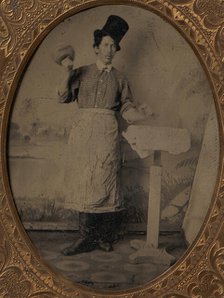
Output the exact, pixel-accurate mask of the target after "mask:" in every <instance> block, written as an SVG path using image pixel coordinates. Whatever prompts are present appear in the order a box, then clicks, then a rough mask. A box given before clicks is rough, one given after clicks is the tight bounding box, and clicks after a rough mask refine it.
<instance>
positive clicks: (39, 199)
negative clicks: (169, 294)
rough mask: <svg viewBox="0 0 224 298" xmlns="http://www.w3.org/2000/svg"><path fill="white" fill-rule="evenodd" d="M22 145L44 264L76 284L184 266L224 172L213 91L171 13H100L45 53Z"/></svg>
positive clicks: (27, 82)
mask: <svg viewBox="0 0 224 298" xmlns="http://www.w3.org/2000/svg"><path fill="white" fill-rule="evenodd" d="M8 149H9V153H8V156H7V159H8V168H9V177H10V186H11V189H12V193H13V198H14V200H15V204H16V207H17V210H18V213H19V216H20V219H21V221H22V223H23V226H24V228H25V229H26V231H27V234H28V235H29V237H30V239H31V241H32V242H33V244H34V246H35V247H36V249H37V250H38V252H39V254H40V255H41V257H42V258H43V259H44V260H45V261H46V262H47V263H49V265H50V266H51V267H52V268H54V270H55V271H56V272H59V273H60V274H62V275H63V276H64V277H66V278H68V279H69V280H71V281H72V282H75V283H80V284H82V285H85V286H88V287H91V288H94V289H103V290H108V289H109V290H111V291H112V290H113V291H114V290H128V289H132V288H135V287H138V286H142V285H144V284H146V283H147V282H149V281H151V280H153V279H154V278H155V277H158V276H159V275H160V274H162V273H164V272H165V271H167V270H168V269H169V268H170V267H172V266H173V265H174V264H175V263H176V262H177V261H178V260H179V259H180V258H181V257H182V256H183V255H184V254H185V252H186V251H187V249H188V247H189V246H190V245H191V244H192V243H193V242H194V240H195V238H196V236H197V235H198V233H199V232H200V229H201V227H202V225H203V222H204V220H205V217H206V214H207V212H208V209H209V205H210V202H211V198H212V196H213V192H214V188H215V183H216V179H217V173H218V164H219V133H218V122H217V114H216V109H215V104H214V100H213V94H212V90H211V87H210V84H209V82H208V78H207V76H206V74H205V71H204V69H203V67H202V66H201V64H200V62H199V60H198V58H197V57H196V55H195V53H194V51H193V49H192V48H191V46H190V45H189V43H188V42H187V41H186V40H185V39H184V37H183V36H182V35H181V34H180V33H179V32H178V31H177V30H176V29H175V28H174V27H173V26H172V25H171V24H168V23H167V22H165V21H164V20H163V19H162V18H161V17H159V16H158V15H156V14H154V13H152V12H150V11H148V10H145V9H142V8H138V7H132V6H127V5H112V6H110V5H105V6H99V7H95V8H90V9H87V10H84V11H81V12H79V13H77V14H74V15H72V16H70V17H67V18H65V19H64V20H63V21H62V22H61V23H60V24H58V25H57V26H56V27H55V28H53V29H52V30H51V31H50V32H49V33H48V34H47V36H46V37H45V39H44V40H43V41H42V43H41V44H40V45H39V47H38V48H37V49H36V51H35V53H34V54H33V57H32V59H31V60H30V62H29V64H28V65H27V67H26V70H25V72H24V75H23V77H22V78H21V83H20V86H19V88H18V90H17V94H16V98H15V101H14V104H13V107H12V113H11V116H10V123H9V134H8ZM208 181H209V183H208Z"/></svg>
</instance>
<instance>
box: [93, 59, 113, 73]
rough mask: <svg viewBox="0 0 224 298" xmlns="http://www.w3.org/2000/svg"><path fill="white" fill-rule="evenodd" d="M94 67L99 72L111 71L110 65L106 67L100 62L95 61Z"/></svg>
mask: <svg viewBox="0 0 224 298" xmlns="http://www.w3.org/2000/svg"><path fill="white" fill-rule="evenodd" d="M96 66H97V68H98V69H99V70H101V71H103V70H105V71H107V72H110V71H111V69H112V64H108V65H106V64H104V63H103V62H102V61H100V60H96Z"/></svg>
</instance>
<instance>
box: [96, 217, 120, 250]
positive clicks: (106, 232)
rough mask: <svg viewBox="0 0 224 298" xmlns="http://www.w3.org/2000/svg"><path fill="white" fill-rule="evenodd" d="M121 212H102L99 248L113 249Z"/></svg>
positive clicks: (116, 239) (116, 238)
mask: <svg viewBox="0 0 224 298" xmlns="http://www.w3.org/2000/svg"><path fill="white" fill-rule="evenodd" d="M122 215H123V213H122V212H108V213H102V215H101V216H102V221H101V225H100V226H99V231H100V236H99V248H100V249H101V250H103V251H105V252H110V251H112V250H113V244H114V243H115V242H117V241H118V232H119V231H120V229H121V223H122V218H123V216H122Z"/></svg>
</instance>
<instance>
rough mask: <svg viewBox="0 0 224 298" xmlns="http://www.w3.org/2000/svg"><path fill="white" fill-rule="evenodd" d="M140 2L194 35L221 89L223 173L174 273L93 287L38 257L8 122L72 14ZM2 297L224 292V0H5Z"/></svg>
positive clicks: (0, 122) (1, 22) (179, 297)
mask: <svg viewBox="0 0 224 298" xmlns="http://www.w3.org/2000/svg"><path fill="white" fill-rule="evenodd" d="M105 4H125V5H135V6H139V7H142V8H145V9H148V10H151V11H153V12H155V13H156V14H159V15H160V16H162V17H163V18H164V19H165V20H166V21H168V22H170V23H171V24H172V25H174V26H175V27H176V29H177V30H178V31H179V32H180V33H181V34H182V35H183V36H184V37H185V39H187V41H188V42H189V43H190V44H191V46H192V47H193V49H194V51H195V54H196V55H197V56H198V58H199V59H200V61H201V63H202V65H203V67H204V69H205V71H206V73H207V76H208V79H209V81H210V85H211V88H212V90H213V94H214V99H215V104H216V109H217V113H218V118H219V129H220V130H219V131H220V133H219V135H220V163H219V176H218V177H219V178H218V181H217V183H216V189H215V193H214V197H213V200H212V203H211V205H210V211H209V214H208V216H207V218H206V220H205V222H204V225H203V227H202V228H201V232H200V233H199V235H198V237H197V239H196V241H195V242H194V243H193V245H191V247H190V248H189V249H188V250H187V253H186V254H185V255H184V256H183V257H182V258H181V260H180V261H178V262H177V263H176V264H175V265H174V266H173V267H172V268H171V269H170V270H169V271H168V272H166V273H164V274H163V275H161V276H159V277H158V278H156V279H155V280H153V281H152V282H150V283H149V284H147V285H146V286H144V287H140V288H138V289H134V290H130V291H123V292H117V293H111V292H103V291H101V292H95V291H94V292H93V291H92V290H90V289H87V288H84V287H82V286H78V285H77V286H74V285H73V284H72V283H71V282H69V281H67V280H65V279H64V278H63V277H62V276H60V275H59V274H58V273H56V272H53V270H51V269H50V268H49V265H46V264H45V263H44V261H43V260H41V259H40V257H39V256H38V252H37V251H36V250H35V248H34V247H33V245H32V243H31V242H30V240H29V239H28V236H27V235H26V233H25V231H24V229H23V226H22V224H21V222H20V220H19V218H18V215H17V211H16V208H15V206H14V203H13V198H12V195H11V192H10V188H9V183H8V175H7V166H6V150H7V147H6V145H7V144H6V137H7V123H8V119H9V113H10V106H11V104H12V101H13V95H14V93H15V90H16V88H17V86H18V83H19V79H20V75H21V73H22V71H23V70H24V68H25V65H26V63H27V62H28V60H29V59H30V57H31V56H32V54H33V53H34V51H35V49H36V48H37V46H38V44H39V43H40V42H41V40H43V38H44V37H45V36H46V35H47V34H48V32H49V31H50V30H51V29H52V28H53V27H54V26H55V25H56V24H58V23H59V22H60V21H61V20H62V19H64V18H65V17H67V16H69V15H72V14H74V13H77V12H78V11H81V10H84V9H86V8H90V7H93V6H99V5H105ZM0 69H1V70H2V71H1V74H0V86H1V88H0V127H1V161H0V165H1V167H0V235H1V237H0V297H12V298H15V297H18V298H19V297H21V298H31V297H33V298H38V297H41V298H50V297H52V298H56V297H83V298H84V297H86V298H87V297H95V298H101V297H125V298H134V297H156V298H158V297H163V298H187V297H201V298H208V297H215V298H219V297H220V298H221V297H224V271H223V264H224V172H223V166H224V163H223V145H224V142H223V138H224V132H223V130H224V123H223V121H224V2H223V1H222V0H121V1H120V0H119V1H115V0H18V1H15V0H1V1H0Z"/></svg>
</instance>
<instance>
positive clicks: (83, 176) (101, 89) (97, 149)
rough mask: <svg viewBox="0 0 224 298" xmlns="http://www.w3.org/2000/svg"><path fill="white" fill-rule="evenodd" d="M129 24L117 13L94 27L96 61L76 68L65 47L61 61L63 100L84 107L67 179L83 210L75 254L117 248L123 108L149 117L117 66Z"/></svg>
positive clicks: (131, 117)
mask: <svg viewBox="0 0 224 298" xmlns="http://www.w3.org/2000/svg"><path fill="white" fill-rule="evenodd" d="M128 29H129V26H128V24H127V22H126V21H125V20H123V19H122V18H121V17H119V16H115V15H111V16H109V18H108V19H107V22H106V24H105V25H104V27H103V28H102V29H101V30H99V29H98V30H96V31H95V32H94V44H93V48H94V51H95V54H96V63H94V64H91V65H86V66H82V67H79V68H77V69H73V59H74V51H73V49H72V47H70V46H67V47H64V48H63V49H60V50H59V51H58V53H57V55H56V58H55V60H56V62H57V63H59V64H61V65H63V66H64V67H65V69H66V78H65V81H64V82H63V83H62V85H61V86H60V88H59V90H58V95H59V99H60V102H62V103H70V102H73V101H77V104H78V107H79V112H78V116H77V118H76V119H74V123H73V127H72V129H71V132H70V136H69V142H68V146H69V152H70V153H69V155H68V156H69V165H68V168H67V177H66V184H67V189H68V192H69V195H70V197H71V199H72V200H73V201H74V208H75V210H77V211H78V212H79V239H78V240H77V241H75V242H74V243H72V244H71V245H70V246H69V247H67V248H65V249H64V250H63V251H62V253H63V254H64V255H74V254H78V253H82V252H87V251H92V250H94V249H96V248H99V249H102V250H103V251H111V250H112V249H113V246H112V245H113V242H114V241H115V238H116V233H117V232H118V231H119V228H120V225H121V221H122V211H123V210H124V206H123V201H122V198H121V196H120V195H119V169H120V146H119V135H118V122H117V116H116V114H117V113H121V115H122V117H123V118H124V119H125V120H126V121H127V122H128V123H132V122H134V121H137V120H141V119H143V118H145V115H144V114H143V113H142V112H140V111H138V110H137V109H136V107H135V105H134V103H133V98H132V94H131V90H130V87H129V83H128V81H127V79H126V78H125V76H124V75H123V74H122V73H121V72H120V71H118V70H117V69H115V68H114V67H113V66H112V61H113V58H114V56H115V55H116V53H117V52H118V51H120V49H121V48H120V41H121V40H122V38H123V37H124V35H125V34H126V32H127V31H128Z"/></svg>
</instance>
